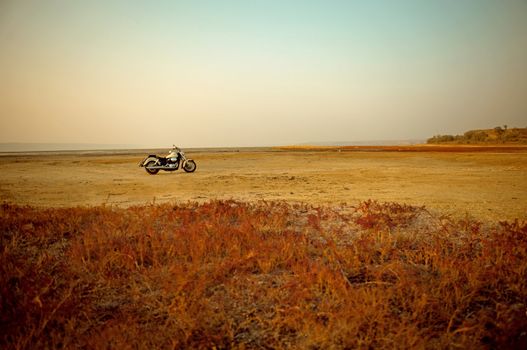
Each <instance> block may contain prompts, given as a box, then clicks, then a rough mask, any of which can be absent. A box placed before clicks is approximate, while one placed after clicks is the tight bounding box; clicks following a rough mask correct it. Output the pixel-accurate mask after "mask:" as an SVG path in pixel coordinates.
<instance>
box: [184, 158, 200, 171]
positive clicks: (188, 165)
mask: <svg viewBox="0 0 527 350" xmlns="http://www.w3.org/2000/svg"><path fill="white" fill-rule="evenodd" d="M196 167H197V166H196V162H194V161H193V160H188V161H187V162H186V163H185V165H184V166H183V170H185V171H186V172H187V173H193V172H194V171H195V170H196Z"/></svg>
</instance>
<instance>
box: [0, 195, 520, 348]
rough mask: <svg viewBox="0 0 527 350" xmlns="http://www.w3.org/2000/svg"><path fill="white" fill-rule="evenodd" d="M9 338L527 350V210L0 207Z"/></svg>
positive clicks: (24, 344)
mask: <svg viewBox="0 0 527 350" xmlns="http://www.w3.org/2000/svg"><path fill="white" fill-rule="evenodd" d="M0 235H1V236H0V239H1V240H0V242H1V257H0V259H1V261H0V286H1V287H0V288H1V300H0V314H1V318H0V330H1V331H0V332H1V333H0V337H1V338H0V347H2V348H46V347H51V348H61V347H67V348H69V347H87V348H103V347H104V348H107V347H117V348H129V347H138V348H160V347H161V348H174V347H175V348H188V347H190V348H210V347H214V346H216V347H218V348H226V347H244V346H246V347H249V348H260V347H262V348H287V347H295V348H296V347H301V348H331V347H333V348H346V347H348V348H363V347H364V348H366V347H374V348H378V347H385V348H386V347H389V348H416V347H417V348H423V347H427V348H448V347H462V348H495V347H498V348H522V347H523V348H526V345H527V335H526V333H525V330H526V329H527V315H526V305H527V283H526V281H527V224H526V223H520V222H517V221H516V222H513V223H500V224H496V225H483V224H481V223H478V222H475V221H472V220H469V219H467V220H462V221H455V220H453V219H449V218H444V217H436V216H433V215H430V214H429V213H428V212H427V211H426V210H425V209H424V208H416V207H410V206H405V205H399V204H396V203H385V204H380V203H377V202H373V201H368V202H364V203H361V204H360V205H359V206H357V207H344V206H343V207H339V208H314V207H311V206H307V205H292V204H287V203H281V202H278V203H267V202H261V203H256V204H248V203H239V202H232V201H224V202H219V201H215V202H210V203H206V204H192V203H190V204H186V205H178V206H174V205H155V206H142V207H131V208H128V209H119V208H113V207H95V208H70V209H34V208H29V207H18V206H13V205H7V204H5V205H3V206H2V207H1V209H0Z"/></svg>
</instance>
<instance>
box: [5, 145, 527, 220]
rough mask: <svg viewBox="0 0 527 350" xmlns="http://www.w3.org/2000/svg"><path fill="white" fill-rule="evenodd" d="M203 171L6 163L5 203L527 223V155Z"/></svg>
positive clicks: (366, 156)
mask: <svg viewBox="0 0 527 350" xmlns="http://www.w3.org/2000/svg"><path fill="white" fill-rule="evenodd" d="M188 155H189V156H190V157H192V158H194V159H195V160H196V162H197V164H198V170H197V171H196V173H193V174H186V173H184V172H181V171H177V172H175V173H167V172H160V173H159V174H158V175H156V176H150V175H148V174H146V172H145V171H144V169H142V168H139V167H138V166H137V163H138V162H139V161H140V160H141V159H142V156H141V155H139V154H135V155H134V154H128V155H111V154H108V155H83V156H80V157H79V156H76V155H74V154H68V155H53V154H51V155H16V156H14V155H9V156H1V157H0V164H1V167H2V173H1V174H0V200H1V201H8V202H12V203H19V204H30V205H35V206H48V207H49V206H76V205H97V204H102V203H106V204H112V205H123V206H128V205H134V204H145V203H152V202H154V201H155V202H156V203H158V202H166V201H189V200H192V201H195V200H197V201H206V200H209V199H213V198H221V199H227V198H233V199H238V200H249V201H252V200H260V199H264V200H289V201H304V202H309V203H314V204H332V203H341V202H346V203H348V204H354V203H356V202H358V201H362V200H366V199H370V198H371V199H376V200H379V201H396V202H402V203H408V204H413V205H425V206H426V207H428V208H429V209H432V210H438V211H441V212H444V213H455V214H456V215H459V214H461V215H462V214H464V213H469V214H470V215H472V216H476V217H477V218H480V219H492V220H504V219H514V218H520V219H525V218H527V215H526V213H527V210H526V209H527V152H511V153H507V152H501V153H491V152H483V153H482V152H475V153H457V152H453V153H452V152H416V153H412V152H334V151H328V152H312V151H301V152H299V151H295V152H287V151H281V152H225V153H214V152H208V153H195V154H192V153H189V154H188Z"/></svg>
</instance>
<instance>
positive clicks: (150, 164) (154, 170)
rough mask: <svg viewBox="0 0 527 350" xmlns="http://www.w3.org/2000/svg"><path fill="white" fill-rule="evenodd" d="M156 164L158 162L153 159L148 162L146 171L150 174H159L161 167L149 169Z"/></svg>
mask: <svg viewBox="0 0 527 350" xmlns="http://www.w3.org/2000/svg"><path fill="white" fill-rule="evenodd" d="M155 165H156V162H155V161H154V160H151V161H149V162H148V163H146V165H145V170H146V172H147V173H149V174H150V175H155V174H157V173H158V172H159V169H148V167H149V166H155Z"/></svg>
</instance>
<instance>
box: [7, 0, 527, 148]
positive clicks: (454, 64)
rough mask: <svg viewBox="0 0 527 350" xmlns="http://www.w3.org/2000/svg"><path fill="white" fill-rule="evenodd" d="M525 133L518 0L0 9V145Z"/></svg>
mask: <svg viewBox="0 0 527 350" xmlns="http://www.w3.org/2000/svg"><path fill="white" fill-rule="evenodd" d="M498 125H508V126H509V127H527V0H428V1H422V0H398V1H395V0H384V1H383V0H368V1H366V0H364V1H359V0H357V1H353V0H289V1H288V0H280V1H273V0H238V1H235V0H224V1H219V0H209V1H207V0H188V1H177V0H171V1H168V0H166V1H155V0H151V1H137V0H127V1H112V0H105V1H96V0H91V1H81V0H78V1H76V0H63V1H58V0H0V142H3V143H5V142H37V143H94V144H127V145H128V144H130V145H145V146H160V147H165V146H171V145H172V144H173V143H175V144H177V145H180V146H181V147H227V146H234V147H240V146H272V145H289V144H299V143H308V142H313V143H315V142H337V141H338V142H343V141H349V142H353V141H367V140H406V139H426V138H428V137H431V136H433V135H436V134H459V133H463V132H464V131H466V130H469V129H477V128H492V127H495V126H498Z"/></svg>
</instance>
